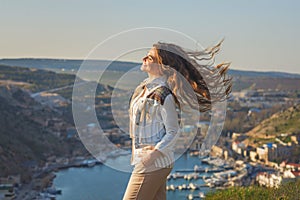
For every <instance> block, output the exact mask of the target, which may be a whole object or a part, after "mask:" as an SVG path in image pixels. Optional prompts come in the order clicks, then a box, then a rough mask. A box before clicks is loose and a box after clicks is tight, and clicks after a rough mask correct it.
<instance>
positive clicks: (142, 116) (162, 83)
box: [130, 76, 180, 167]
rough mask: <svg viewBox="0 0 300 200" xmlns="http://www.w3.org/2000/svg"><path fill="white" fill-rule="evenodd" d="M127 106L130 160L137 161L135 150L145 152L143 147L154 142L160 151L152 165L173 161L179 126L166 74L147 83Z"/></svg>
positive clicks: (159, 165)
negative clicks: (128, 108)
mask: <svg viewBox="0 0 300 200" xmlns="http://www.w3.org/2000/svg"><path fill="white" fill-rule="evenodd" d="M146 81H147V79H146ZM143 92H144V95H142V93H143ZM130 109H131V113H132V114H131V116H130V130H131V131H130V136H131V138H132V145H133V146H132V150H133V156H132V162H131V163H132V164H133V165H134V164H137V163H138V162H140V159H139V158H140V157H141V156H140V155H138V154H141V153H142V154H144V153H145V151H142V149H143V147H145V146H154V149H157V150H159V151H160V152H161V153H162V155H163V156H161V157H160V158H158V159H157V160H155V166H156V167H167V166H170V165H171V164H172V163H173V162H174V143H175V140H176V137H177V136H178V131H179V130H180V128H179V121H178V109H176V103H175V98H174V96H173V94H172V92H171V91H170V90H169V89H168V87H167V83H166V78H165V77H164V76H162V77H159V78H156V79H154V80H152V81H151V82H150V83H147V84H146V85H145V87H144V91H142V92H141V94H139V95H138V96H137V97H136V98H134V99H132V100H131V107H130Z"/></svg>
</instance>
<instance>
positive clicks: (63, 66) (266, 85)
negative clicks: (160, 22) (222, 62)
mask: <svg viewBox="0 0 300 200" xmlns="http://www.w3.org/2000/svg"><path fill="white" fill-rule="evenodd" d="M82 63H83V60H66V59H34V58H20V59H0V65H1V64H3V65H9V66H20V67H27V68H31V70H32V68H35V69H37V70H38V69H44V70H51V71H55V72H64V73H71V74H74V73H76V71H77V70H78V69H79V68H80V66H81V64H82ZM140 65H141V63H134V62H124V61H113V62H112V61H108V60H88V61H85V67H86V68H85V70H87V71H90V72H91V77H93V74H95V73H93V71H101V70H104V69H106V67H107V69H106V70H107V71H114V72H116V74H111V73H107V74H106V75H105V76H106V77H107V79H109V80H105V81H104V82H106V83H109V84H113V83H115V81H116V80H118V79H119V78H120V77H121V76H122V75H123V73H124V72H127V71H129V70H131V69H133V68H134V67H137V66H140ZM0 68H2V66H0ZM37 72H38V71H37ZM228 73H229V75H231V76H232V77H233V91H240V90H243V89H272V90H298V89H299V87H298V86H299V85H300V74H291V73H285V72H258V71H241V70H234V69H230V70H229V72H228ZM37 74H38V73H37ZM49 75H50V74H49ZM49 77H50V76H49ZM0 78H1V77H0ZM96 78H98V77H96ZM103 78H105V77H103ZM33 80H35V79H33Z"/></svg>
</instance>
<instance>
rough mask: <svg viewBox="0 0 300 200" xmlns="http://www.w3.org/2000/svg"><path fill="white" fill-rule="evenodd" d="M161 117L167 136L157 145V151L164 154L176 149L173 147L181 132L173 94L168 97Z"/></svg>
mask: <svg viewBox="0 0 300 200" xmlns="http://www.w3.org/2000/svg"><path fill="white" fill-rule="evenodd" d="M161 116H162V119H163V123H164V126H165V128H166V135H165V136H164V137H163V138H162V139H161V141H160V142H158V143H157V144H156V146H155V149H156V150H158V151H160V152H162V153H163V152H164V151H165V150H172V149H173V148H174V147H173V145H174V143H175V140H176V136H177V133H178V131H179V124H178V113H177V111H176V106H175V101H174V97H173V95H172V94H169V95H168V96H167V97H166V99H165V101H164V104H163V105H162V106H161Z"/></svg>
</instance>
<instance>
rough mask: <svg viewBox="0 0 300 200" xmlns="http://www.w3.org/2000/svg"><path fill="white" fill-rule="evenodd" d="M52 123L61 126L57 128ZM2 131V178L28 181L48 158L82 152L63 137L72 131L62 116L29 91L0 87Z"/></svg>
mask: <svg viewBox="0 0 300 200" xmlns="http://www.w3.org/2000/svg"><path fill="white" fill-rule="evenodd" d="M52 122H59V123H60V125H61V126H60V127H59V128H57V127H56V126H55V125H51V123H52ZM0 127H1V129H0V176H3V175H8V174H16V173H19V174H21V175H22V177H23V178H24V177H28V176H29V175H30V171H31V168H32V167H37V166H39V165H40V164H42V163H44V162H45V161H46V160H47V158H48V157H49V156H52V155H56V156H62V155H65V156H67V155H72V152H73V151H77V150H78V149H81V150H83V148H81V146H82V145H81V144H80V143H79V142H76V141H73V139H71V140H69V141H66V140H65V139H63V138H66V137H61V136H62V135H65V136H66V134H67V133H66V131H67V128H68V127H72V125H71V124H70V123H69V122H67V120H66V119H65V117H64V115H63V114H61V113H57V112H55V111H53V110H52V109H50V108H49V107H47V106H44V105H41V104H40V103H38V102H36V101H35V100H34V99H33V98H31V96H30V94H29V93H28V91H25V90H24V89H22V88H19V87H16V86H14V85H0ZM57 133H60V134H59V135H57Z"/></svg>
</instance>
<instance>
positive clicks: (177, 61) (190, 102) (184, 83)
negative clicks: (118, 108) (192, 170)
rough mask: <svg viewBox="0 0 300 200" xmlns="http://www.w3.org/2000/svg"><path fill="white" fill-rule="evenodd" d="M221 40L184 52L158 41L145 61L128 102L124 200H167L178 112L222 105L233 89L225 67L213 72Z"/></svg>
mask: <svg viewBox="0 0 300 200" xmlns="http://www.w3.org/2000/svg"><path fill="white" fill-rule="evenodd" d="M220 45H221V42H220V43H219V44H217V45H216V46H214V47H213V48H211V49H206V50H204V51H195V52H190V51H184V50H183V49H182V48H181V47H179V46H177V45H175V44H169V43H161V42H159V43H157V44H154V45H153V48H152V49H151V50H150V51H149V52H148V54H147V56H146V57H144V58H143V64H142V66H141V70H142V71H144V72H146V73H148V78H146V79H145V80H144V81H143V82H142V83H141V84H140V85H139V86H138V87H137V88H136V89H135V92H134V93H133V95H132V97H131V100H130V108H129V112H130V137H131V138H132V159H131V164H132V165H134V170H133V172H132V175H131V177H130V180H129V183H128V186H127V189H126V192H125V194H124V197H123V200H128V199H138V200H148V199H149V200H152V199H158V200H162V199H166V179H167V176H168V175H169V173H170V172H171V170H172V167H173V163H174V160H175V159H174V150H175V147H174V144H175V142H176V139H177V137H178V135H179V130H180V120H179V119H180V110H182V109H185V107H187V106H189V107H191V108H193V109H196V110H197V111H199V112H203V111H208V110H210V109H211V104H212V103H214V102H215V101H223V100H225V99H226V98H227V97H228V94H229V93H230V89H231V79H228V78H227V77H226V76H225V75H226V71H227V68H228V66H229V64H227V63H226V64H220V65H217V66H216V67H215V68H212V67H211V65H212V64H211V63H206V64H199V61H213V59H214V55H215V54H216V53H217V52H218V51H219V49H220Z"/></svg>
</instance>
